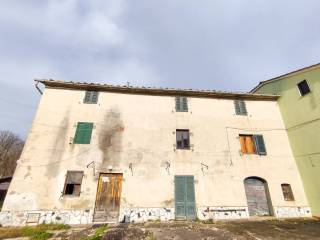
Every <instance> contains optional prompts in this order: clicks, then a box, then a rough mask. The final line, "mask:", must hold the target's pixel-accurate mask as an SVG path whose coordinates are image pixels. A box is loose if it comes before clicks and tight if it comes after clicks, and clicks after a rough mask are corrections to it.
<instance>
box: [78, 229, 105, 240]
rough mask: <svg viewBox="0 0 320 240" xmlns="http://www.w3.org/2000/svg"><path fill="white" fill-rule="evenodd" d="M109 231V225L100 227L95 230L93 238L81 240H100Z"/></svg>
mask: <svg viewBox="0 0 320 240" xmlns="http://www.w3.org/2000/svg"><path fill="white" fill-rule="evenodd" d="M107 230H108V225H102V226H99V227H97V228H96V229H95V232H94V235H93V236H88V237H85V238H81V240H100V239H101V238H102V236H103V235H104V234H105V233H106V231H107Z"/></svg>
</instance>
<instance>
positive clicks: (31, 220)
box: [0, 210, 93, 226]
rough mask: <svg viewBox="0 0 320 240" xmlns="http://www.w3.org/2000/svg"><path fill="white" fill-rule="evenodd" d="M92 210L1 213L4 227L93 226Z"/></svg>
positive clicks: (0, 218)
mask: <svg viewBox="0 0 320 240" xmlns="http://www.w3.org/2000/svg"><path fill="white" fill-rule="evenodd" d="M92 215H93V211H92V210H56V211H24V212H7V211H4V212H0V224H1V225H2V226H25V225H36V224H42V223H46V224H49V223H56V224H60V223H62V224H71V225H72V224H91V223H92Z"/></svg>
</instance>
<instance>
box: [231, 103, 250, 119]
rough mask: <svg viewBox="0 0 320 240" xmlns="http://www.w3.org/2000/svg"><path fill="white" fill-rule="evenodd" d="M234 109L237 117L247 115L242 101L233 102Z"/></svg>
mask: <svg viewBox="0 0 320 240" xmlns="http://www.w3.org/2000/svg"><path fill="white" fill-rule="evenodd" d="M233 103H234V108H235V112H236V114H237V115H247V114H248V113H247V107H246V102H245V101H243V100H234V101H233Z"/></svg>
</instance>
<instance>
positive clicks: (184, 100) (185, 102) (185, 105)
mask: <svg viewBox="0 0 320 240" xmlns="http://www.w3.org/2000/svg"><path fill="white" fill-rule="evenodd" d="M181 105H182V111H183V112H188V99H187V98H186V97H182V98H181Z"/></svg>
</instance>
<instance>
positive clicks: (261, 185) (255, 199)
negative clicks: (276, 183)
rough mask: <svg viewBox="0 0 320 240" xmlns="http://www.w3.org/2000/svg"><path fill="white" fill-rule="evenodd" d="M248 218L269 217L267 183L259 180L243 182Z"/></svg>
mask: <svg viewBox="0 0 320 240" xmlns="http://www.w3.org/2000/svg"><path fill="white" fill-rule="evenodd" d="M244 186H245V191H246V196H247V202H248V209H249V215H250V216H270V215H271V203H270V197H269V192H268V188H267V183H266V182H265V181H264V180H262V179H259V178H254V177H252V178H247V179H245V180H244Z"/></svg>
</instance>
